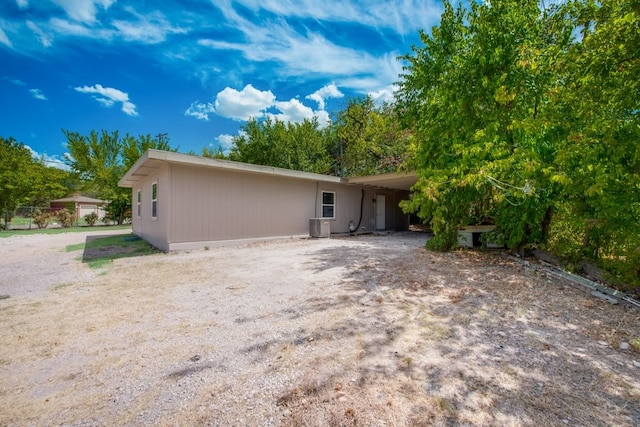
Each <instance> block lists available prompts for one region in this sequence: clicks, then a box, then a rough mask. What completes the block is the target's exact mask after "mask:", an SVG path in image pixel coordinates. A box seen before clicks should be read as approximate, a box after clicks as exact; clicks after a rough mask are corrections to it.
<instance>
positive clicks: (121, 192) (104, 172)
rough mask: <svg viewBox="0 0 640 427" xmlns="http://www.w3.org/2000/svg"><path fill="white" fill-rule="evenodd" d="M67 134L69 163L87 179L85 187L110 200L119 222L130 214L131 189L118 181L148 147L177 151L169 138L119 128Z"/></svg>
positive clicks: (77, 172) (114, 218) (82, 180)
mask: <svg viewBox="0 0 640 427" xmlns="http://www.w3.org/2000/svg"><path fill="white" fill-rule="evenodd" d="M63 133H64V134H65V136H66V137H67V148H68V150H69V156H68V157H67V163H68V164H69V166H70V167H71V170H72V172H73V173H74V174H76V175H77V176H78V178H79V179H80V181H81V182H82V183H83V189H84V190H85V191H87V192H90V193H92V194H95V195H96V196H98V197H100V198H101V199H104V200H108V201H109V204H108V206H107V211H108V212H109V215H110V216H111V217H112V219H113V220H115V221H116V222H117V223H118V224H122V223H123V222H124V221H125V220H126V219H127V218H128V216H129V215H130V210H131V193H130V190H128V189H126V188H120V187H118V181H119V180H120V178H122V176H123V175H124V174H125V172H126V171H127V170H128V169H129V168H130V167H131V166H132V165H133V164H134V163H135V162H136V161H137V160H138V158H139V157H140V155H141V154H142V153H143V152H144V151H145V150H147V149H150V148H155V149H160V150H169V151H176V150H174V149H172V148H171V147H170V146H169V142H168V140H160V139H157V140H156V139H153V138H152V137H151V136H150V135H146V136H143V135H141V136H140V137H138V138H134V137H132V136H130V135H129V134H126V135H125V136H124V138H121V137H120V136H119V133H118V131H114V132H111V133H109V132H107V131H105V130H103V131H102V132H100V133H98V132H96V131H92V132H91V133H90V134H89V135H88V136H84V135H81V134H79V133H77V132H70V131H67V130H63Z"/></svg>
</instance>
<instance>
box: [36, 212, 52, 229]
mask: <svg viewBox="0 0 640 427" xmlns="http://www.w3.org/2000/svg"><path fill="white" fill-rule="evenodd" d="M31 218H32V219H33V222H34V223H35V224H36V225H37V226H38V228H47V226H49V221H51V214H50V213H49V212H42V211H41V210H40V209H36V210H35V211H34V212H33V214H32V215H31Z"/></svg>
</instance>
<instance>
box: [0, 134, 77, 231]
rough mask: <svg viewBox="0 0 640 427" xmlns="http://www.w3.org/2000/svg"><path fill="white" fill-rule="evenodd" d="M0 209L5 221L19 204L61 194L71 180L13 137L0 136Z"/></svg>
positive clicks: (45, 200)
mask: <svg viewBox="0 0 640 427" xmlns="http://www.w3.org/2000/svg"><path fill="white" fill-rule="evenodd" d="M0 177H1V179H0V211H2V212H3V213H4V220H5V224H9V223H10V222H11V218H12V217H13V213H14V212H15V210H16V208H17V207H19V206H43V205H45V204H46V203H48V202H49V201H50V200H53V199H57V198H60V197H64V196H65V195H66V193H67V192H68V191H69V189H70V188H72V187H73V181H72V180H71V179H70V177H69V174H68V173H67V172H66V171H63V170H61V169H57V168H52V167H47V166H46V165H45V164H44V162H42V161H41V160H40V159H37V158H33V155H32V153H31V150H29V149H28V148H27V147H25V145H24V144H22V143H19V142H17V141H16V140H15V139H14V138H8V139H5V138H3V137H0Z"/></svg>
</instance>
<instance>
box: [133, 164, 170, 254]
mask: <svg viewBox="0 0 640 427" xmlns="http://www.w3.org/2000/svg"><path fill="white" fill-rule="evenodd" d="M170 169H171V165H165V166H164V167H162V168H160V169H159V170H158V171H157V172H156V173H154V174H152V175H150V176H149V177H148V178H147V179H146V180H144V181H142V182H141V183H140V184H139V185H136V186H134V187H132V191H133V193H132V195H133V198H132V201H133V202H132V205H131V211H132V212H131V214H132V215H131V226H132V229H133V232H134V234H136V235H137V236H139V237H141V238H142V239H144V240H146V241H147V242H149V243H151V244H152V245H153V246H155V247H156V248H158V249H161V250H163V251H168V250H170V248H169V243H168V242H169V218H170V217H171V215H170V213H171V209H170V206H171V191H170V186H171V176H170V173H169V172H170ZM153 183H157V184H158V187H157V188H158V194H157V197H158V208H157V217H156V218H155V219H154V218H152V217H151V186H152V185H153ZM138 190H140V196H141V204H140V207H141V210H140V216H139V217H138V212H137V194H138Z"/></svg>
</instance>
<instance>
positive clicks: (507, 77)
mask: <svg viewBox="0 0 640 427" xmlns="http://www.w3.org/2000/svg"><path fill="white" fill-rule="evenodd" d="M552 12H553V9H551V10H547V9H545V10H542V11H541V10H540V9H539V7H538V2H537V1H533V0H528V1H524V2H511V1H504V0H495V1H492V2H491V3H490V4H489V3H488V2H487V3H483V4H478V3H475V2H472V3H471V5H470V7H469V8H468V9H467V8H465V7H464V6H462V5H460V6H459V7H458V8H457V9H454V7H453V6H452V5H451V3H450V2H445V11H444V13H443V15H442V18H441V22H440V25H439V26H438V27H434V28H433V31H432V34H431V35H428V34H426V33H424V32H421V40H422V43H423V44H424V46H423V47H414V48H413V55H407V56H405V57H404V59H405V60H406V61H407V64H408V65H407V66H406V67H405V74H403V75H402V76H401V79H402V80H401V82H400V90H399V92H398V96H399V108H400V110H401V111H402V114H403V122H404V123H407V122H410V123H415V137H416V139H417V140H418V141H420V144H419V145H418V146H417V147H416V149H417V152H416V156H415V158H414V159H413V161H412V163H411V166H413V167H415V168H416V170H417V173H418V176H419V179H418V183H417V184H416V186H415V187H414V190H415V191H414V194H413V197H412V199H411V200H410V201H408V202H406V203H404V205H403V207H404V209H405V210H406V211H408V212H413V211H417V212H418V215H419V216H420V217H421V218H422V219H423V220H424V221H426V222H429V223H430V225H431V228H432V230H433V231H434V233H435V238H434V239H433V240H432V241H431V242H430V246H431V247H434V248H438V249H450V248H451V247H453V246H455V245H456V238H457V230H458V228H459V227H460V226H464V225H468V224H471V223H479V222H482V221H484V220H487V219H491V220H493V221H495V223H496V226H497V236H499V238H500V239H501V240H503V241H504V243H506V244H507V245H508V246H509V247H510V248H519V247H521V246H523V245H525V244H530V243H540V242H544V241H545V240H546V239H547V237H548V229H549V223H550V221H551V215H552V212H553V201H554V197H555V196H556V195H557V194H558V191H559V189H558V186H557V184H555V183H554V181H553V179H552V178H553V174H554V169H553V167H551V166H552V165H553V161H554V152H555V147H554V142H555V141H554V138H553V135H550V134H549V132H548V131H547V129H546V123H545V118H544V116H543V115H541V114H540V112H541V110H543V109H544V107H545V105H546V103H547V102H548V98H547V96H548V95H547V91H548V90H549V88H550V87H551V84H552V83H553V78H552V76H551V75H550V73H549V72H548V68H547V66H546V65H547V63H548V62H549V58H545V57H543V55H542V54H541V52H545V49H546V48H547V47H548V46H549V45H562V44H563V43H568V40H569V39H568V37H567V34H566V31H565V28H564V27H562V26H561V25H551V24H552V21H551V19H550V17H551V16H554V15H553V13H552Z"/></svg>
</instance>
